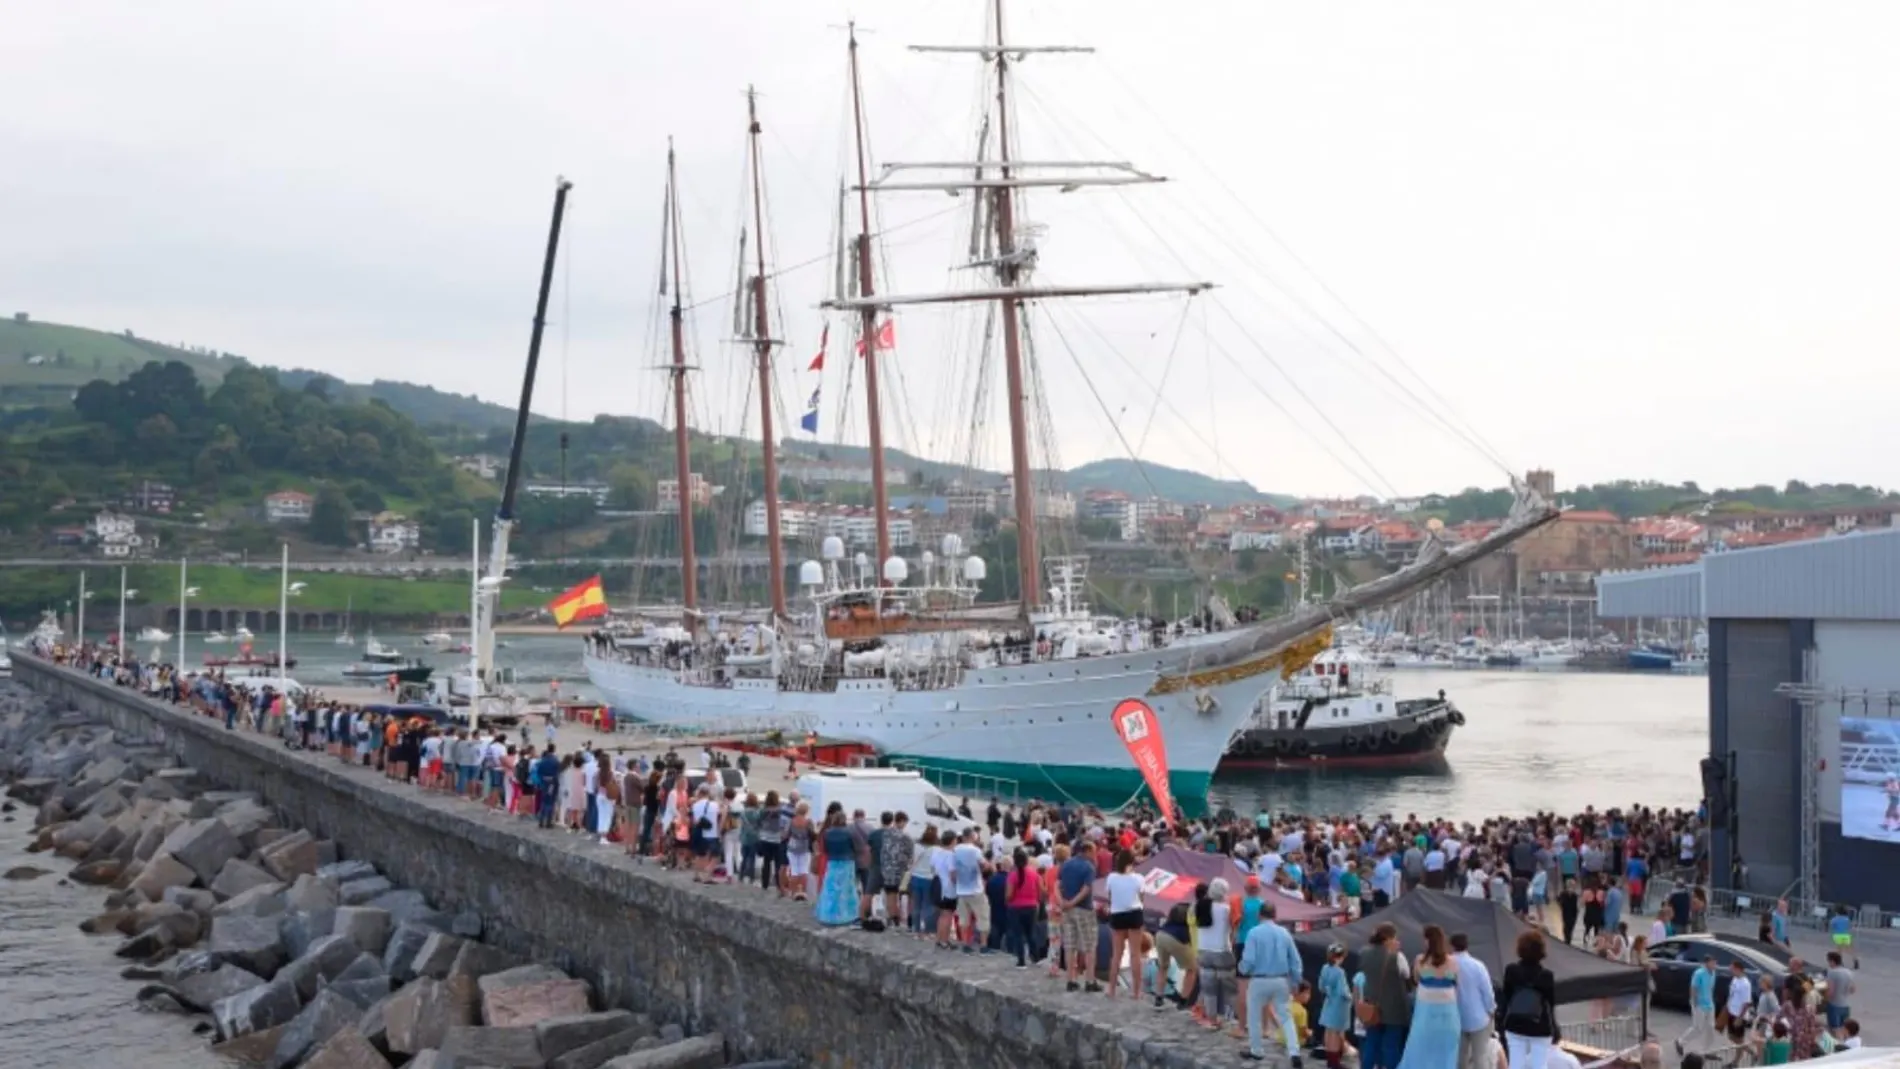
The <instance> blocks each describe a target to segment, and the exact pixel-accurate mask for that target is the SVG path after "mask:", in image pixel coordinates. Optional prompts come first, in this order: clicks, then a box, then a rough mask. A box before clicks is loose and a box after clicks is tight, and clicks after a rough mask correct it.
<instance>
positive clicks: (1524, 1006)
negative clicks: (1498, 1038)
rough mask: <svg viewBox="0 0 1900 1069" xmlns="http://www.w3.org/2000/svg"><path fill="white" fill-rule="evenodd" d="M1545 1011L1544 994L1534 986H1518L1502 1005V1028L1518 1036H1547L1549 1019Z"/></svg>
mask: <svg viewBox="0 0 1900 1069" xmlns="http://www.w3.org/2000/svg"><path fill="white" fill-rule="evenodd" d="M1545 1012H1546V1011H1545V1009H1544V996H1543V995H1541V994H1539V993H1538V992H1537V990H1536V989H1535V988H1531V987H1520V988H1518V989H1517V990H1516V991H1513V992H1512V993H1511V1000H1510V1001H1509V1002H1508V1003H1506V1004H1505V1006H1504V1030H1505V1031H1506V1032H1512V1033H1515V1034H1517V1035H1520V1036H1547V1035H1549V1034H1550V1019H1549V1018H1548V1017H1547V1016H1545Z"/></svg>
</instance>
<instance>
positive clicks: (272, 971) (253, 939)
mask: <svg viewBox="0 0 1900 1069" xmlns="http://www.w3.org/2000/svg"><path fill="white" fill-rule="evenodd" d="M206 949H207V950H209V951H211V956H212V957H214V958H216V959H217V960H218V961H219V962H221V963H223V964H225V965H236V966H239V967H240V968H244V969H249V970H250V971H252V972H254V973H256V974H257V975H259V976H262V977H264V978H265V979H269V978H270V977H273V976H275V975H277V970H278V968H279V967H280V966H282V965H283V963H284V959H285V958H286V957H287V955H286V954H285V953H284V945H283V942H282V939H281V937H280V936H279V935H278V932H277V918H275V917H243V916H226V917H213V918H211V941H210V943H209V944H208V945H207V946H206ZM273 1023H275V1022H273ZM265 1027H268V1026H265Z"/></svg>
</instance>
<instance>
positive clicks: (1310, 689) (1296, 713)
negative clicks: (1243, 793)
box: [1221, 649, 1465, 770]
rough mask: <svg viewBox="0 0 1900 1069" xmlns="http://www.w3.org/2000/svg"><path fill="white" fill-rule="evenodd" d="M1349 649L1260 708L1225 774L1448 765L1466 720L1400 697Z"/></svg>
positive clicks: (1309, 669) (1316, 664)
mask: <svg viewBox="0 0 1900 1069" xmlns="http://www.w3.org/2000/svg"><path fill="white" fill-rule="evenodd" d="M1371 667H1372V662H1371V661H1369V660H1367V659H1366V658H1365V657H1363V656H1361V655H1360V654H1358V653H1357V652H1355V651H1353V650H1350V649H1332V650H1327V651H1326V652H1325V653H1322V654H1320V655H1319V656H1318V657H1316V658H1314V659H1313V663H1312V664H1309V665H1307V666H1306V667H1305V668H1304V669H1302V670H1301V671H1300V672H1299V674H1297V675H1295V676H1294V677H1293V678H1292V679H1290V680H1288V681H1287V682H1286V683H1285V684H1284V685H1282V686H1281V687H1280V688H1279V690H1278V691H1277V692H1276V693H1275V694H1274V695H1273V696H1272V697H1271V698H1268V699H1266V700H1263V701H1262V702H1261V705H1260V707H1259V708H1258V709H1257V710H1256V711H1255V712H1254V716H1253V719H1252V720H1251V721H1249V722H1248V724H1247V726H1246V727H1245V728H1243V729H1242V730H1241V731H1240V733H1239V734H1237V735H1235V736H1234V740H1233V741H1232V742H1231V743H1229V744H1228V746H1227V755H1226V756H1225V757H1224V758H1222V760H1221V767H1223V768H1247V769H1268V770H1273V769H1281V770H1291V769H1318V768H1405V767H1409V766H1415V765H1431V764H1436V763H1439V762H1441V761H1443V760H1444V757H1445V747H1446V746H1447V745H1449V744H1450V742H1451V733H1452V731H1453V729H1455V728H1457V727H1458V726H1459V725H1461V724H1463V723H1464V722H1465V714H1464V713H1462V712H1459V711H1458V707H1457V706H1456V705H1453V704H1452V703H1451V702H1450V701H1448V700H1447V699H1446V698H1445V692H1444V691H1442V690H1441V691H1439V692H1438V695H1437V697H1435V698H1394V697H1393V696H1392V692H1391V687H1390V685H1389V683H1388V681H1387V680H1385V679H1378V678H1372V677H1371V675H1370V672H1369V669H1370V668H1371Z"/></svg>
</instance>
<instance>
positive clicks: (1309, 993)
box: [1287, 980, 1313, 1050]
mask: <svg viewBox="0 0 1900 1069" xmlns="http://www.w3.org/2000/svg"><path fill="white" fill-rule="evenodd" d="M1311 1001H1313V985H1312V984H1309V983H1307V982H1306V981H1305V980H1301V981H1300V986H1299V989H1298V990H1297V991H1294V992H1293V1003H1292V1005H1290V1006H1288V1007H1287V1012H1288V1013H1289V1014H1291V1015H1292V1017H1293V1034H1294V1035H1295V1036H1297V1037H1299V1046H1300V1049H1301V1050H1306V1049H1308V1048H1309V1047H1311V1046H1312V1044H1313V1029H1312V1028H1311V1026H1309V1025H1308V1024H1307V1015H1306V1004H1307V1003H1309V1002H1311Z"/></svg>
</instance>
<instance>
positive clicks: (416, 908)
mask: <svg viewBox="0 0 1900 1069" xmlns="http://www.w3.org/2000/svg"><path fill="white" fill-rule="evenodd" d="M352 882H354V881H352ZM367 904H368V905H372V906H375V907H376V908H377V909H386V910H388V911H389V917H390V919H391V920H393V921H395V922H396V923H397V924H401V923H402V922H404V921H406V920H410V919H411V918H413V917H415V916H417V915H420V914H424V913H433V912H435V911H434V910H431V909H430V908H429V901H428V899H426V898H423V897H422V892H421V891H417V890H412V889H411V888H407V887H405V888H403V889H401V890H399V891H390V892H388V893H387V894H381V895H378V896H376V897H375V898H372V899H370V901H369V902H368V903H367Z"/></svg>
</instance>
